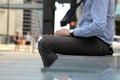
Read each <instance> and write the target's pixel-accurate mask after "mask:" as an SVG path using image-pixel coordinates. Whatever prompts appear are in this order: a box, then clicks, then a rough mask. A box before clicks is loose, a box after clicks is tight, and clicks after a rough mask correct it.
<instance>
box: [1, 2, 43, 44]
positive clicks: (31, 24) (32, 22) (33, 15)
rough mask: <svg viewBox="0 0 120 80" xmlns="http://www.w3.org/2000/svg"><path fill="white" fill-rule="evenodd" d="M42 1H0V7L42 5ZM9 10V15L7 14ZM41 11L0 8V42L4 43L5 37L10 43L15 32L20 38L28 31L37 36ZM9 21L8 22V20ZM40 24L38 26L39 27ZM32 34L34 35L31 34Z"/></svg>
mask: <svg viewBox="0 0 120 80" xmlns="http://www.w3.org/2000/svg"><path fill="white" fill-rule="evenodd" d="M42 2H43V0H0V5H6V4H7V6H8V4H9V6H10V4H18V5H19V4H35V3H42ZM8 10H9V13H8ZM42 13H43V12H42V11H41V10H37V9H18V8H16V9H15V8H14V9H11V8H8V9H7V8H6V9H4V8H2V7H1V8H0V28H1V29H0V42H1V41H2V42H1V43H4V42H5V38H6V37H7V36H9V37H10V41H11V39H12V36H13V35H14V34H15V32H19V33H20V35H21V36H23V35H25V34H26V33H27V32H28V31H29V32H31V33H32V34H34V36H37V34H38V33H37V32H36V31H35V30H38V29H39V27H40V25H41V26H42V18H43V17H42V15H43V14H42ZM8 19H9V20H8ZM39 24H40V25H39ZM39 31H40V30H38V32H39ZM33 32H34V33H33Z"/></svg>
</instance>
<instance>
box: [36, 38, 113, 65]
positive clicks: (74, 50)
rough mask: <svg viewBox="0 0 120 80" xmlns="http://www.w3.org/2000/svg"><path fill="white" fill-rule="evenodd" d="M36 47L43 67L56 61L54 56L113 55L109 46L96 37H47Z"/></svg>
mask: <svg viewBox="0 0 120 80" xmlns="http://www.w3.org/2000/svg"><path fill="white" fill-rule="evenodd" d="M38 47H39V53H40V56H41V58H42V61H43V64H44V67H49V66H50V65H51V64H52V63H53V62H54V61H55V60H56V59H57V55H56V54H62V55H84V56H105V55H107V54H108V55H112V54H113V50H112V49H111V48H110V45H108V44H106V43H105V42H103V41H102V40H101V39H99V38H97V37H87V38H85V37H61V36H49V37H45V38H43V39H42V40H41V41H40V42H39V44H38Z"/></svg>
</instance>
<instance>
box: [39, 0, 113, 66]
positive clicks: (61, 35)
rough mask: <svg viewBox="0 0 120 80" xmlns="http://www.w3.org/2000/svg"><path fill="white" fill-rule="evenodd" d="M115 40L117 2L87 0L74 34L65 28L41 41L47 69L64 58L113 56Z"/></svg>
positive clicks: (111, 0)
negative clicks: (57, 60)
mask: <svg viewBox="0 0 120 80" xmlns="http://www.w3.org/2000/svg"><path fill="white" fill-rule="evenodd" d="M113 37H114V0H85V3H84V5H83V10H82V15H81V19H80V22H79V26H78V27H77V28H75V29H74V30H73V32H72V33H71V32H70V30H68V29H61V30H58V31H56V32H55V33H54V36H53V37H46V38H44V39H42V40H41V41H40V42H39V53H40V55H41V57H42V60H43V64H44V66H45V67H49V66H50V65H51V64H52V63H53V62H54V61H55V60H56V59H57V55H56V54H63V55H86V56H88V55H90V56H104V55H112V54H113V51H112V49H111V48H110V45H111V44H112V42H113Z"/></svg>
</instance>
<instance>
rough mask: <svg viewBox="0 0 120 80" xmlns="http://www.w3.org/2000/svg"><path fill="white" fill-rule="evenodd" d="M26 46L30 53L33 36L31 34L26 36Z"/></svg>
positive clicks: (28, 33)
mask: <svg viewBox="0 0 120 80" xmlns="http://www.w3.org/2000/svg"><path fill="white" fill-rule="evenodd" d="M25 41H26V42H25V45H26V51H27V50H28V51H29V52H30V45H31V35H30V32H27V35H26V36H25Z"/></svg>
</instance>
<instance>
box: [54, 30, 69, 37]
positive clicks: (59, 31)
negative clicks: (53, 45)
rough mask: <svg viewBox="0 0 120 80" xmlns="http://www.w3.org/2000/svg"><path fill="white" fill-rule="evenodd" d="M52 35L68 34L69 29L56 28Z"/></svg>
mask: <svg viewBox="0 0 120 80" xmlns="http://www.w3.org/2000/svg"><path fill="white" fill-rule="evenodd" d="M54 36H70V30H68V29H60V30H57V31H56V32H55V33H54Z"/></svg>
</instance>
